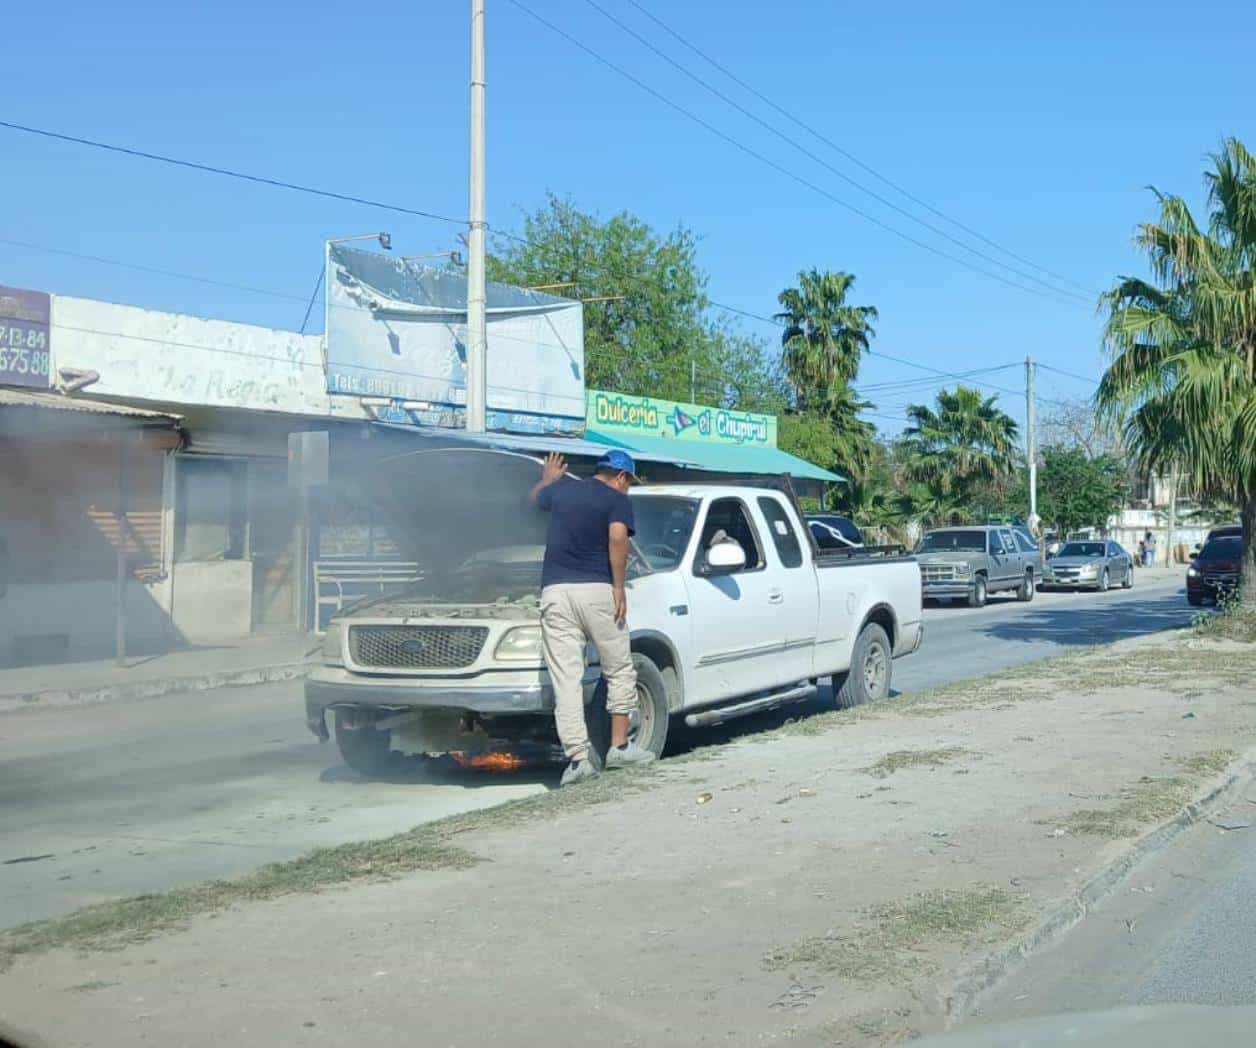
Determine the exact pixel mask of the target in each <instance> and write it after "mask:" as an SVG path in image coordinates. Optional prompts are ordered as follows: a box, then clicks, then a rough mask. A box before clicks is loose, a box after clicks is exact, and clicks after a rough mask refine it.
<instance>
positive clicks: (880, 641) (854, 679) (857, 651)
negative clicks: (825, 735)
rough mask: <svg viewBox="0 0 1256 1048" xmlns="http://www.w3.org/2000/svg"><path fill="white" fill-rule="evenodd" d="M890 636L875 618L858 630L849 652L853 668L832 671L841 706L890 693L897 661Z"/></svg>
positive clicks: (854, 704)
mask: <svg viewBox="0 0 1256 1048" xmlns="http://www.w3.org/2000/svg"><path fill="white" fill-rule="evenodd" d="M892 657H893V656H892V651H891V649H890V638H889V637H887V636H886V634H885V630H883V629H882V628H881V627H880V626H878V625H877V624H876V623H875V622H869V623H868V624H867V625H866V626H864V628H863V629H862V630H860V632H859V637H858V638H857V639H856V640H855V648H854V650H853V651H852V652H851V655H850V670H849V671H848V672H846V673H837V674H834V675H833V700H834V702H836V703H837V708H838V709H839V710H848V709H850V708H851V707H852V706H862V705H863V704H864V703H865V702H877V701H878V700H880V699H884V698H885V697H886V696H887V695H889V693H890V677H891V675H892V673H893V669H894V663H893V661H892Z"/></svg>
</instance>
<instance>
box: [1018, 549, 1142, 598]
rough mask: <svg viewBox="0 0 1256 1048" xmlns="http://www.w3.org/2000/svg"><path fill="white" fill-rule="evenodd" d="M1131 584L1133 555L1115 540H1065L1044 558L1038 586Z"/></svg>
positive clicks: (1042, 587)
mask: <svg viewBox="0 0 1256 1048" xmlns="http://www.w3.org/2000/svg"><path fill="white" fill-rule="evenodd" d="M1118 585H1119V586H1121V587H1123V588H1125V589H1130V588H1131V587H1132V586H1133V585H1134V558H1133V557H1131V556H1130V555H1129V554H1128V553H1126V552H1125V550H1124V549H1123V548H1122V547H1121V546H1120V545H1119V544H1118V543H1116V542H1111V541H1108V540H1104V539H1096V540H1094V541H1091V542H1066V543H1065V544H1064V545H1063V546H1061V547H1060V552H1059V553H1057V554H1056V555H1055V556H1054V557H1052V558H1051V559H1050V560H1048V561H1047V563H1046V566H1045V567H1044V568H1043V572H1042V582H1041V583H1040V584H1039V587H1038V588H1039V589H1056V588H1067V589H1094V590H1099V591H1100V592H1103V591H1105V590H1107V589H1109V588H1110V587H1112V586H1118Z"/></svg>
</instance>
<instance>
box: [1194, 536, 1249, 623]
mask: <svg viewBox="0 0 1256 1048" xmlns="http://www.w3.org/2000/svg"><path fill="white" fill-rule="evenodd" d="M1242 558H1243V536H1242V535H1241V534H1239V535H1234V534H1230V535H1219V536H1217V537H1215V538H1210V539H1209V540H1208V541H1207V542H1205V543H1204V548H1203V549H1201V550H1200V551H1199V556H1197V557H1196V558H1195V559H1194V560H1193V561H1191V566H1190V567H1189V568H1187V569H1186V599H1187V601H1188V602H1189V603H1190V604H1191V606H1192V607H1199V605H1201V604H1203V602H1204V598H1205V597H1211V598H1212V599H1213V600H1216V599H1217V598H1218V597H1219V596H1221V595H1222V594H1224V593H1227V592H1229V591H1230V590H1233V589H1236V588H1237V587H1238V584H1239V570H1240V568H1241V566H1242Z"/></svg>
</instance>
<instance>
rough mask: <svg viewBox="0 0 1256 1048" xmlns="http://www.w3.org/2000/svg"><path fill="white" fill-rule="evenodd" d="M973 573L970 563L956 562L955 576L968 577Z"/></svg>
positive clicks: (959, 577)
mask: <svg viewBox="0 0 1256 1048" xmlns="http://www.w3.org/2000/svg"><path fill="white" fill-rule="evenodd" d="M972 573H973V569H972V565H970V564H956V565H955V577H956V578H957V579H966V578H968V576H969V575H971V574H972Z"/></svg>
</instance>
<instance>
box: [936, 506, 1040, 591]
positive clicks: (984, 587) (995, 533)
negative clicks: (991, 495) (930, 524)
mask: <svg viewBox="0 0 1256 1048" xmlns="http://www.w3.org/2000/svg"><path fill="white" fill-rule="evenodd" d="M916 559H917V560H918V561H919V562H920V574H921V579H922V583H923V586H924V597H925V599H926V600H938V599H946V600H949V599H953V598H956V597H962V598H964V599H966V600H967V601H968V604H969V606H970V607H974V608H980V607H981V606H982V605H984V604H985V603H986V598H987V596H989V594H991V593H999V592H1001V591H1004V590H1015V591H1016V597H1017V599H1018V600H1022V601H1029V600H1033V599H1034V587H1035V585H1036V583H1037V580H1038V579H1039V578H1041V577H1042V554H1041V553H1040V552H1039V551H1038V547H1037V545H1035V544H1034V542H1033V540H1032V538H1031V537H1030V536H1029V534H1028V533H1025V534H1021V533H1020V532H1019V531H1018V530H1017V529H1014V528H1011V527H1006V526H994V527H991V526H975V527H962V528H939V529H937V530H936V531H931V532H929V533H928V534H927V535H925V537H924V538H923V539H922V540H921V543H920V545H919V546H918V547H917V548H916Z"/></svg>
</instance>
